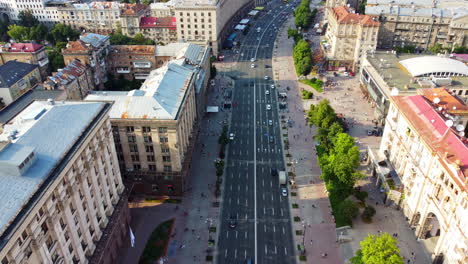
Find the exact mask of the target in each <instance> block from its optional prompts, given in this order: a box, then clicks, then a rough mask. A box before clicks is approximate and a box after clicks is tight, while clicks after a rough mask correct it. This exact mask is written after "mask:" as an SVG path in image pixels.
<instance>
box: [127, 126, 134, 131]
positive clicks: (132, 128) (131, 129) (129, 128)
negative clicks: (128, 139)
mask: <svg viewBox="0 0 468 264" xmlns="http://www.w3.org/2000/svg"><path fill="white" fill-rule="evenodd" d="M133 132H135V128H134V127H132V126H128V127H127V133H133Z"/></svg>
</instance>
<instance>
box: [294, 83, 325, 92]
mask: <svg viewBox="0 0 468 264" xmlns="http://www.w3.org/2000/svg"><path fill="white" fill-rule="evenodd" d="M299 81H300V82H301V83H303V84H307V85H309V86H310V87H312V88H314V89H315V90H316V91H317V92H320V93H321V92H323V89H322V86H323V82H322V81H320V80H318V81H315V82H313V81H312V80H299Z"/></svg>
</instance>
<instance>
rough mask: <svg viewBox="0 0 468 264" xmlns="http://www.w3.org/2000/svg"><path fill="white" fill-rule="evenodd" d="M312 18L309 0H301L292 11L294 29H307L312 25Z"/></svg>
mask: <svg viewBox="0 0 468 264" xmlns="http://www.w3.org/2000/svg"><path fill="white" fill-rule="evenodd" d="M312 20H313V17H312V12H311V10H310V0H302V1H301V3H300V4H299V5H298V6H297V8H296V10H295V11H294V23H295V24H296V27H297V28H299V27H301V28H302V29H305V28H308V27H309V26H310V24H311V23H312Z"/></svg>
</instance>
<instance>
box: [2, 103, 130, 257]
mask: <svg viewBox="0 0 468 264" xmlns="http://www.w3.org/2000/svg"><path fill="white" fill-rule="evenodd" d="M111 107H112V104H111V103H103V102H60V103H59V102H54V101H53V100H52V99H50V100H48V101H35V102H33V103H32V104H30V105H28V106H26V107H24V106H23V108H22V109H20V110H18V114H17V115H14V118H13V119H10V120H9V121H8V122H6V124H5V125H4V126H3V127H2V128H1V132H0V133H1V134H0V183H1V184H0V189H1V191H0V197H1V199H2V203H0V209H1V211H2V214H1V215H0V239H1V241H3V243H2V244H1V245H0V261H1V263H103V264H104V263H105V264H111V263H116V262H117V254H118V250H119V247H120V246H122V245H123V241H124V240H127V239H128V238H127V233H128V230H129V227H128V226H129V211H128V206H127V195H126V191H125V187H124V185H123V184H122V179H121V176H120V171H119V167H118V161H117V156H116V152H115V148H114V145H113V144H112V143H113V135H112V129H111V123H110V121H109V111H110V109H111ZM1 115H2V112H0V116H1Z"/></svg>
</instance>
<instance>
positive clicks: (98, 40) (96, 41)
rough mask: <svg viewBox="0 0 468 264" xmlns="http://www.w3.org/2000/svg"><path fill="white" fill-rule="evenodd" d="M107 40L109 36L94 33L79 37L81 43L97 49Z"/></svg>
mask: <svg viewBox="0 0 468 264" xmlns="http://www.w3.org/2000/svg"><path fill="white" fill-rule="evenodd" d="M108 39H109V36H106V35H99V34H96V33H86V34H84V35H81V36H80V40H81V41H83V42H85V43H88V44H91V45H92V46H93V47H95V48H98V47H99V46H101V45H102V44H104V42H106V41H107V40H108Z"/></svg>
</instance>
